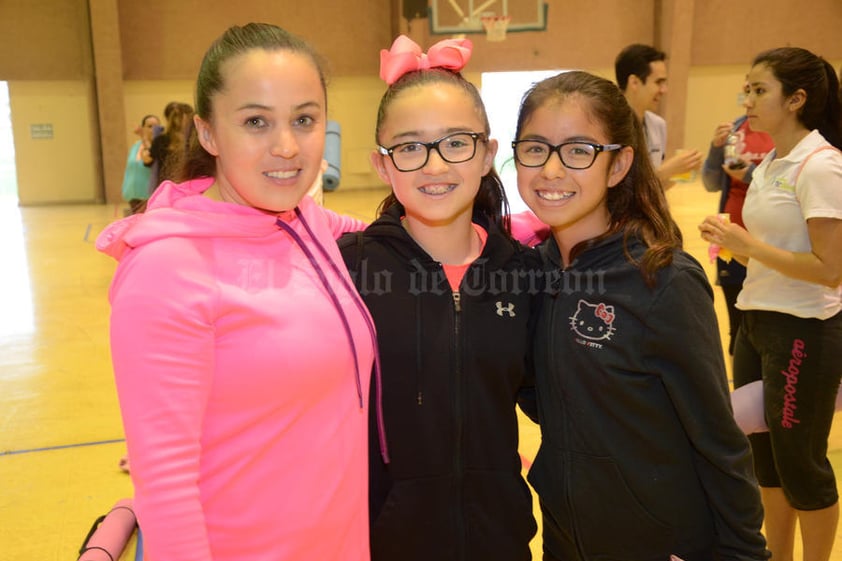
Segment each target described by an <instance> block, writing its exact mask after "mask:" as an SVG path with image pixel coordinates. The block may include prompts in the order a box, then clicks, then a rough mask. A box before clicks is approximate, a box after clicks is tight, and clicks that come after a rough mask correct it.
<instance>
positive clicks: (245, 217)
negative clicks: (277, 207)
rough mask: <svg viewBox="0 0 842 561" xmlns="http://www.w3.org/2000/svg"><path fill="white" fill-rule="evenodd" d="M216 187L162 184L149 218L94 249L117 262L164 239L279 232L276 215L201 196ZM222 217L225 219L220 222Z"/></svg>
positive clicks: (123, 223)
mask: <svg viewBox="0 0 842 561" xmlns="http://www.w3.org/2000/svg"><path fill="white" fill-rule="evenodd" d="M213 181H214V180H213V178H212V177H203V178H200V179H195V180H192V181H187V182H185V183H173V182H171V181H165V182H163V183H162V184H161V186H160V187H158V189H156V190H155V193H154V194H153V195H152V197H151V198H150V199H149V203H148V205H147V210H146V212H145V213H143V214H135V215H132V216H129V217H127V218H124V219H121V220H118V221H116V222H113V223H112V224H110V225H108V226H107V227H106V228H105V229H104V230H103V231H102V233H101V234H100V235H99V236H98V237H97V240H96V248H97V249H98V250H99V251H101V252H103V253H105V254H107V255H110V256H111V257H114V258H115V259H117V260H118V261H119V260H120V259H122V257H123V255H124V254H125V252H126V250H127V249H129V248H133V247H138V246H141V245H144V244H147V243H149V242H153V241H155V240H159V239H161V238H169V237H172V236H180V237H195V238H203V237H217V238H218V237H223V238H224V237H229V238H240V237H243V238H253V237H255V236H261V235H269V234H271V233H274V232H277V231H278V227H277V225H276V221H277V219H278V218H279V216H278V215H274V214H267V213H265V212H262V211H260V210H257V209H255V208H252V207H248V206H244V205H238V204H233V203H223V202H220V201H214V200H212V199H209V198H208V197H205V196H203V195H202V193H204V192H205V191H206V190H207V189H208V188H209V187H210V186H211V185H212V184H213ZM308 204H309V205H314V204H315V203H313V202H312V201H311V200H310V199H308V198H306V197H305V198H304V199H303V200H302V201H301V206H302V207H304V206H305V205H308ZM223 214H224V216H225V219H224V220H220V215H223ZM286 215H290V216H292V215H293V211H288V212H285V213H283V214H282V215H280V217H281V218H282V219H283V218H284V217H285V216H286Z"/></svg>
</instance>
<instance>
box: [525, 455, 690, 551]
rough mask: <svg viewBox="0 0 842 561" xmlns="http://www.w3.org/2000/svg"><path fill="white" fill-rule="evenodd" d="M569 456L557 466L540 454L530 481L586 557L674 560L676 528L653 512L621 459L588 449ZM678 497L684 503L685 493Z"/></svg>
mask: <svg viewBox="0 0 842 561" xmlns="http://www.w3.org/2000/svg"><path fill="white" fill-rule="evenodd" d="M568 457H569V461H568V462H563V461H562V460H561V459H560V458H557V460H558V461H557V462H553V463H552V465H550V462H548V461H547V460H546V459H544V460H542V461H541V462H540V463H539V459H540V458H539V457H536V459H535V464H534V465H533V468H532V471H531V472H530V474H529V481H530V482H531V483H532V484H533V485H534V486H535V490H536V492H537V493H538V495H539V496H540V497H541V505H542V507H543V508H544V509H546V510H547V511H549V512H548V514H549V515H550V516H551V517H552V519H553V520H555V521H556V522H557V523H558V524H559V526H560V527H561V529H562V530H563V531H564V532H565V533H568V534H569V535H571V536H575V540H576V542H577V543H578V544H579V547H580V548H581V550H582V551H583V553H584V554H585V556H586V557H587V558H589V559H605V560H608V559H610V560H613V561H621V560H629V561H645V560H649V559H659V558H661V559H668V557H669V552H671V551H672V550H673V549H674V548H675V547H676V536H675V531H674V529H673V527H672V526H671V525H670V524H668V523H667V522H665V521H663V520H660V519H659V518H658V517H656V516H655V515H653V513H652V512H651V511H650V510H649V509H648V508H647V507H646V505H645V504H644V503H643V502H642V501H641V500H640V498H639V495H638V494H637V493H636V492H635V489H634V488H633V486H632V485H630V484H629V482H628V481H627V480H626V478H625V477H624V476H623V472H622V470H621V469H620V467H619V466H618V465H617V463H616V462H615V461H614V460H613V459H612V458H606V457H598V456H589V455H584V454H570V455H569V456H568ZM565 472H566V473H565ZM651 485H652V486H657V485H658V482H657V481H652V482H651ZM674 500H675V503H676V505H680V504H681V497H680V496H676V497H674ZM676 509H677V510H679V507H678V506H677V507H676ZM665 554H666V557H664V555H665Z"/></svg>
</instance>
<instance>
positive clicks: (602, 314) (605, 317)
mask: <svg viewBox="0 0 842 561" xmlns="http://www.w3.org/2000/svg"><path fill="white" fill-rule="evenodd" d="M570 328H571V329H572V330H573V332H574V333H576V334H577V335H579V336H580V337H583V338H585V339H589V340H591V341H602V340H606V341H607V340H609V339H611V336H612V335H613V334H614V331H615V329H614V306H606V305H605V304H589V303H587V302H585V301H584V300H579V305H578V307H577V308H576V313H575V314H573V316H572V317H571V318H570Z"/></svg>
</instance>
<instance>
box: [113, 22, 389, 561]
mask: <svg viewBox="0 0 842 561" xmlns="http://www.w3.org/2000/svg"><path fill="white" fill-rule="evenodd" d="M196 109H197V112H196V117H195V125H196V126H195V130H194V131H193V133H192V135H193V136H192V138H191V148H190V153H189V154H188V155H187V159H186V162H185V165H184V167H183V169H182V179H183V182H181V183H172V182H164V183H163V184H162V185H161V187H160V188H159V189H158V190H157V191H156V192H155V194H154V195H153V197H152V198H151V199H150V201H149V206H148V210H147V212H146V213H145V214H140V215H135V216H132V217H129V218H127V219H124V220H122V221H119V222H116V223H114V224H112V225H111V226H109V227H108V228H107V229H106V230H105V231H104V232H103V233H102V234H101V235H100V236H99V238H98V240H97V246H98V248H99V249H100V250H101V251H103V252H105V253H108V254H109V255H111V256H113V257H115V258H116V259H117V260H118V261H119V266H118V267H117V271H116V273H115V276H114V280H113V284H112V286H111V292H110V300H111V305H112V317H111V345H112V355H113V362H114V371H115V376H116V381H117V391H118V394H119V398H120V406H121V410H122V415H123V422H124V425H125V431H126V440H127V444H128V450H129V455H130V457H131V461H132V470H131V475H132V479H133V482H134V485H135V508H136V511H137V516H138V520H139V523H140V527H141V528H142V530H143V536H144V549H145V554H146V557H145V559H147V560H148V561H162V560H166V561H188V560H191V561H192V560H195V561H209V560H213V561H227V560H231V561H233V560H237V561H241V560H243V559H248V560H249V561H261V560H265V561H280V560H301V559H313V560H316V559H317V560H319V561H330V560H343V561H345V560H347V561H366V560H367V559H368V558H369V547H368V513H367V506H368V505H367V500H368V480H367V466H366V463H367V419H368V415H367V410H368V396H369V390H368V386H369V375H370V372H371V367H372V362H373V361H374V357H375V351H374V349H375V337H374V330H373V327H372V323H371V319H370V317H369V315H368V313H367V311H366V310H365V306H364V305H363V304H362V302H361V301H360V299H359V296H358V295H357V293H356V291H355V290H354V287H353V285H352V284H351V282H350V278H349V276H348V273H347V272H346V270H345V268H344V266H343V264H342V258H341V257H340V255H339V253H338V250H337V248H336V245H335V242H334V240H335V238H336V237H337V236H338V235H339V234H340V233H341V232H343V231H349V230H356V229H360V228H361V227H363V226H364V225H363V224H362V223H360V222H357V221H353V220H350V219H346V218H341V217H339V216H338V215H335V214H332V213H330V212H328V211H326V210H324V209H322V208H321V207H318V206H317V205H316V204H315V203H313V201H312V200H311V199H310V198H309V197H305V193H306V192H307V190H308V189H309V188H310V186H311V185H312V184H313V181H314V179H315V178H316V176H317V174H318V172H319V166H320V164H321V161H322V154H323V149H324V139H325V123H326V120H327V116H326V92H325V82H324V76H323V73H322V70H321V68H320V66H319V63H318V58H317V56H316V55H315V54H314V53H313V51H312V50H311V49H310V47H309V46H308V45H306V44H305V43H303V42H302V41H301V40H300V39H298V38H296V37H294V36H291V35H290V34H288V33H287V32H286V31H284V30H282V29H280V28H277V27H275V26H271V25H266V24H248V25H246V26H244V27H232V28H230V29H228V30H227V31H226V32H225V33H224V34H223V35H222V36H221V37H220V38H219V39H218V40H217V41H216V42H215V43H214V44H213V45H212V46H211V47H210V49H209V51H208V52H207V53H206V55H205V58H204V60H203V62H202V66H201V69H200V72H199V77H198V83H197V89H196ZM375 371H377V370H376V369H375Z"/></svg>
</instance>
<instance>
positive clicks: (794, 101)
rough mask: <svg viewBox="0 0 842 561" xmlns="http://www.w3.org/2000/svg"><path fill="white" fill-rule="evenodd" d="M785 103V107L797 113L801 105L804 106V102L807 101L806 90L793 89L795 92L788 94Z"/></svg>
mask: <svg viewBox="0 0 842 561" xmlns="http://www.w3.org/2000/svg"><path fill="white" fill-rule="evenodd" d="M786 103H787V109H789V110H790V111H793V112H796V113H797V112H798V111H800V110H801V108H802V107H804V104H805V103H807V92H805V91H804V90H803V89H801V88H798V89H797V90H795V93H793V94H792V95H790V96H789V98H788V99H787V101H786Z"/></svg>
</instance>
